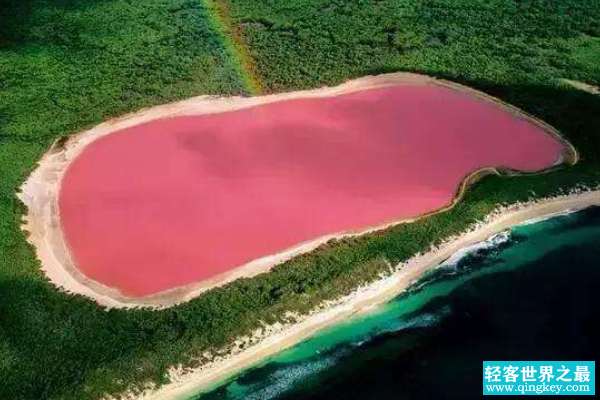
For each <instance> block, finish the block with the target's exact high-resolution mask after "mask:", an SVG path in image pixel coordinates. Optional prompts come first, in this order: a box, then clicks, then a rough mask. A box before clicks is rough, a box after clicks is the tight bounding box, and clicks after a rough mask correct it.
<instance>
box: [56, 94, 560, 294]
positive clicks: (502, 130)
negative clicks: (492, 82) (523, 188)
mask: <svg viewBox="0 0 600 400" xmlns="http://www.w3.org/2000/svg"><path fill="white" fill-rule="evenodd" d="M562 151H563V145H562V144H561V143H560V142H559V141H558V140H556V139H555V138H554V137H552V136H550V135H548V134H546V133H545V132H544V131H542V130H541V129H540V128H538V127H536V126H535V125H533V124H531V123H530V122H527V121H525V120H521V119H518V118H516V117H514V116H512V115H510V114H509V113H507V112H506V111H504V110H503V109H501V108H500V107H498V106H496V105H494V104H491V103H487V102H483V101H482V100H477V99H475V98H473V97H470V96H469V95H467V94H464V93H461V92H457V91H454V90H452V89H446V88H441V87H434V86H397V87H393V88H385V89H373V90H367V91H362V92H357V93H352V94H346V95H341V96H338V97H334V98H324V99H303V100H293V101H286V102H280V103H274V104H268V105H264V106H260V107H255V108H251V109H245V110H241V111H234V112H229V113H224V114H215V115H206V116H195V117H178V118H173V119H164V120H158V121H153V122H150V123H147V124H143V125H138V126H135V127H133V128H128V129H124V130H122V131H119V132H117V133H114V134H111V135H108V136H105V137H103V138H101V139H99V140H97V141H95V142H93V143H92V144H91V145H89V147H87V148H86V149H85V150H84V152H83V153H82V154H81V155H80V156H79V157H78V158H77V159H76V160H75V161H74V162H73V163H72V164H71V166H70V167H69V168H68V170H67V172H66V174H65V176H64V180H63V183H62V189H61V193H60V213H61V221H62V229H63V232H64V235H65V238H66V241H67V243H68V245H69V247H70V250H71V253H72V255H73V257H74V260H75V262H76V264H77V266H78V268H80V270H81V271H82V272H83V273H84V274H85V275H87V276H88V277H90V278H92V279H94V280H96V281H98V282H101V283H103V284H106V285H108V286H111V287H114V288H117V289H119V290H120V291H121V292H122V293H124V294H126V295H129V296H136V297H137V296H145V295H151V294H155V293H158V292H161V291H164V290H167V289H172V288H175V287H178V286H181V285H185V284H189V283H192V282H196V281H200V280H203V279H207V278H210V277H214V276H215V275H218V274H220V273H223V272H225V271H228V270H230V269H232V268H235V267H237V266H240V265H243V264H245V263H247V262H249V261H252V260H255V259H257V258H260V257H262V256H266V255H269V254H273V253H277V252H280V251H282V250H285V249H287V248H290V247H292V246H294V245H297V244H299V243H302V242H305V241H308V240H311V239H315V238H318V237H320V236H323V235H326V234H330V233H336V232H343V231H348V230H357V229H361V228H365V227H370V226H376V225H379V224H382V223H384V222H387V221H390V220H398V219H401V218H405V217H412V216H416V215H419V214H422V213H426V212H429V211H433V210H436V209H438V208H440V207H443V206H444V205H446V204H448V203H449V202H450V201H451V200H452V198H453V196H454V194H455V192H456V190H457V187H458V185H459V183H460V182H461V180H462V179H463V178H464V177H465V176H466V175H468V174H469V173H471V172H473V171H475V170H477V169H479V168H481V167H485V166H506V167H510V168H513V169H517V170H520V171H537V170H541V169H544V168H546V167H549V166H551V165H552V164H553V163H554V162H555V161H556V160H557V157H559V155H560V153H561V152H562Z"/></svg>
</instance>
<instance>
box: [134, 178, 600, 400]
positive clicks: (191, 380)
mask: <svg viewBox="0 0 600 400" xmlns="http://www.w3.org/2000/svg"><path fill="white" fill-rule="evenodd" d="M590 206H600V190H597V189H596V190H585V191H580V192H576V193H570V194H565V195H560V196H556V197H552V198H548V199H542V200H537V201H531V202H528V203H521V204H516V205H513V206H509V207H504V208H500V209H498V210H496V211H495V212H493V213H491V214H490V215H489V216H488V217H487V218H486V219H485V220H484V221H482V222H481V223H478V224H477V225H476V226H474V227H473V229H471V230H469V231H468V232H465V233H464V234H462V235H458V236H456V237H453V238H450V239H448V240H446V241H445V242H444V243H443V244H442V245H441V246H439V247H438V248H435V249H432V250H431V251H429V252H426V253H424V254H419V255H416V256H414V257H413V258H411V259H410V260H408V261H406V262H405V263H402V264H400V265H399V266H398V269H397V271H396V272H395V273H393V274H392V275H390V276H389V277H385V278H383V279H381V280H379V281H376V282H375V283H373V284H371V285H368V286H366V287H363V288H360V289H359V290H357V291H356V292H354V293H352V294H351V295H350V296H347V297H344V298H343V299H340V300H338V301H336V302H334V303H330V304H327V305H323V307H321V308H320V309H319V310H316V311H315V312H314V313H313V314H311V315H309V316H306V317H301V318H300V320H299V321H298V322H297V323H294V324H289V325H285V326H284V325H277V326H271V327H266V328H265V329H264V330H263V331H262V333H260V334H256V335H255V336H254V337H253V338H252V343H254V344H251V345H250V346H249V347H246V348H244V349H242V350H234V351H232V352H231V353H230V354H229V355H222V356H220V357H219V358H216V359H215V360H214V361H212V362H210V363H208V364H205V365H204V366H202V367H201V368H198V369H195V370H191V371H184V370H182V369H181V368H179V369H178V368H174V369H173V370H172V372H171V374H170V378H171V383H169V384H166V385H164V386H162V387H160V388H159V389H157V390H147V391H145V392H144V393H143V394H142V395H139V396H138V395H131V396H130V397H131V398H132V399H136V400H183V399H186V398H189V397H191V396H193V395H195V394H197V393H198V392H200V391H202V390H203V389H206V388H210V387H211V386H213V385H215V384H216V383H218V382H220V381H222V380H225V379H226V378H227V377H230V376H232V375H234V374H236V373H238V372H240V371H242V370H244V369H246V368H249V367H251V366H253V365H255V364H257V363H259V362H260V361H261V360H263V359H264V358H266V357H269V356H270V355H273V354H276V353H278V352H280V351H282V350H284V349H286V348H289V347H291V346H293V345H294V344H296V343H299V342H301V341H303V340H305V339H306V338H308V337H310V336H311V335H312V334H314V333H315V332H317V331H319V330H321V329H323V328H326V327H328V326H331V325H334V324H335V323H337V322H340V321H343V320H345V319H346V318H348V317H349V316H351V315H354V314H357V313H361V312H368V311H369V310H371V309H373V308H374V307H377V306H378V305H380V304H383V303H385V302H387V301H389V300H391V299H392V298H394V297H395V296H397V295H398V294H400V293H402V292H403V291H404V290H406V289H407V288H408V287H409V286H410V285H411V283H413V282H415V281H416V280H417V279H419V277H421V276H422V275H423V274H424V273H425V272H426V271H428V270H430V269H432V268H435V267H436V266H437V265H439V264H441V263H442V262H443V261H444V260H446V259H448V258H449V257H450V256H452V255H453V254H455V253H456V252H458V251H460V250H461V249H463V248H465V247H467V246H470V245H473V244H475V243H478V242H481V241H484V240H486V239H488V238H489V237H491V236H493V235H495V234H497V233H499V232H502V231H504V230H506V229H509V228H510V227H512V226H516V225H520V224H524V223H529V222H530V221H539V220H540V219H544V218H550V217H552V216H554V215H557V214H561V213H565V212H572V211H577V210H582V209H585V208H587V207H590ZM243 341H244V340H242V342H243ZM245 342H246V343H248V342H250V338H247V339H246V340H245Z"/></svg>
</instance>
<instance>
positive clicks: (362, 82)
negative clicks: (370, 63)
mask: <svg viewBox="0 0 600 400" xmlns="http://www.w3.org/2000/svg"><path fill="white" fill-rule="evenodd" d="M407 84H410V85H415V84H417V85H439V86H444V87H449V88H452V89H454V90H458V91H461V92H466V93H468V94H470V95H472V96H474V97H475V98H479V99H481V100H484V101H487V102H493V103H495V104H497V105H499V106H500V107H501V108H503V109H505V110H506V111H508V112H510V113H512V114H513V115H515V116H516V117H517V118H522V119H526V120H528V121H529V122H531V123H533V124H535V125H537V126H539V127H540V128H542V129H543V130H544V131H545V132H547V133H549V134H551V135H553V136H555V137H556V138H558V139H560V140H561V141H562V142H563V143H564V144H565V148H566V151H565V154H563V155H562V157H560V159H559V160H557V164H560V163H567V164H573V163H575V162H576V161H577V159H578V156H577V152H576V151H575V149H574V148H573V147H572V146H571V145H570V144H569V143H567V142H566V141H565V140H564V139H562V138H561V137H560V135H559V133H558V132H557V131H556V130H555V129H554V128H552V127H551V126H549V125H548V124H546V123H544V122H543V121H540V120H538V119H536V118H535V117H532V116H531V115H528V114H526V113H525V112H523V111H521V110H519V109H517V108H515V107H513V106H510V105H508V104H506V103H503V102H502V101H500V100H498V99H496V98H493V97H490V96H488V95H486V94H484V93H482V92H479V91H476V90H474V89H470V88H467V87H464V86H462V85H458V84H455V83H451V82H448V81H443V80H437V79H434V78H431V77H427V76H423V75H416V74H409V73H395V74H387V75H380V76H369V77H365V78H360V79H356V80H353V81H349V82H347V83H344V84H342V85H340V86H337V87H327V88H322V89H316V90H309V91H300V92H292V93H284V94H277V95H269V96H262V97H252V98H243V97H232V98H215V97H209V96H200V97H195V98H192V99H189V100H185V101H181V102H177V103H172V104H167V105H162V106H158V107H154V108H150V109H145V110H141V111H139V112H137V113H133V114H130V115H127V116H124V117H122V118H118V119H115V120H111V121H108V122H105V123H103V124H100V125H98V126H96V127H94V128H92V129H90V130H88V131H85V132H83V133H80V134H77V135H75V136H73V137H71V138H69V139H68V140H66V141H59V142H57V143H56V144H55V145H54V146H53V147H52V149H50V151H49V152H48V153H47V154H46V155H44V157H43V158H42V160H41V161H40V163H39V166H38V168H37V169H36V170H35V171H34V172H33V173H32V174H31V176H30V177H29V179H28V180H27V181H26V182H25V184H24V185H23V187H22V190H21V193H20V194H19V195H20V198H21V200H22V201H23V202H24V203H25V205H26V206H27V208H28V213H27V215H26V221H25V224H24V226H23V229H24V230H26V231H27V232H28V233H29V235H28V239H29V241H30V243H32V244H33V246H34V247H35V249H36V252H37V256H38V258H39V259H40V260H41V262H42V270H43V271H44V273H45V274H46V275H47V276H48V278H49V279H50V281H51V282H53V283H54V284H55V285H57V286H59V287H60V288H62V289H64V290H65V291H67V292H70V293H79V294H83V295H86V296H88V297H90V298H92V299H93V300H95V301H96V302H98V303H99V304H101V305H103V306H107V307H138V306H146V307H154V308H164V307H169V306H172V305H175V304H178V303H182V302H185V301H188V300H190V299H192V298H194V297H197V296H198V295H199V294H200V293H202V292H204V291H206V290H208V289H210V288H212V287H215V286H219V285H223V284H226V283H228V282H231V281H233V280H235V279H238V278H240V277H252V276H255V275H257V274H260V273H264V272H267V271H269V270H270V269H271V268H272V267H273V266H274V265H277V264H279V263H281V262H284V261H286V260H289V259H290V258H292V257H294V256H297V255H299V254H303V253H306V252H309V251H312V250H314V249H315V248H317V247H318V246H319V245H321V244H323V243H326V242H327V241H329V240H331V239H334V238H340V237H346V236H354V235H363V234H366V233H369V232H373V231H377V230H382V229H385V228H388V227H390V226H393V225H397V224H400V223H406V222H411V221H414V219H408V220H406V219H403V220H397V221H389V222H388V223H385V224H382V225H380V226H375V227H371V228H369V229H366V230H361V231H354V232H339V233H335V234H331V235H326V236H324V237H320V238H316V239H315V240H312V241H310V242H307V243H302V244H299V245H298V246H294V247H293V248H291V249H287V250H285V251H282V252H280V253H278V254H274V255H271V256H267V257H263V258H260V259H257V260H254V261H252V262H250V263H248V264H246V265H243V266H240V267H238V268H236V269H233V270H231V271H228V272H226V273H224V274H221V275H218V276H216V277H214V278H212V279H208V280H204V281H201V282H197V283H193V284H190V285H185V286H182V287H179V288H177V289H173V290H169V291H165V292H162V293H159V294H156V295H152V296H148V297H143V298H131V297H127V296H124V295H122V294H121V293H120V292H118V291H117V290H115V289H113V288H110V287H107V286H105V285H103V284H101V283H99V282H96V281H94V280H92V279H89V278H88V277H86V276H85V275H84V274H83V273H82V272H81V271H80V270H79V269H78V268H77V267H76V266H75V264H74V262H73V260H72V258H71V256H70V252H69V249H68V247H67V244H66V242H65V239H64V237H63V234H62V231H61V229H60V215H59V207H58V193H59V191H60V185H61V180H62V178H63V175H64V172H65V171H66V168H67V167H68V165H69V164H70V162H71V161H73V160H74V159H75V157H77V156H78V155H79V154H80V153H81V152H82V151H83V150H84V149H85V147H86V146H87V145H89V144H90V143H92V142H93V141H95V140H96V139H98V138H101V137H103V136H106V135H109V134H111V133H113V132H116V131H119V130H122V129H124V128H127V127H131V126H134V125H138V124H141V123H144V122H148V121H151V120H155V119H160V118H166V117H174V116H184V115H203V114H212V113H222V112H226V111H234V110H239V109H243V108H248V107H253V106H256V105H261V104H268V103H273V102H279V101H283V100H290V99H298V98H318V97H329V96H335V95H339V94H344V93H351V92H356V91H361V90H367V89H373V88H382V87H389V86H395V85H407ZM490 173H498V171H497V170H496V169H494V168H484V169H481V170H479V171H475V172H473V173H472V174H471V175H470V176H468V177H466V178H465V180H464V181H463V182H462V184H461V185H460V187H459V188H458V190H457V195H456V197H455V198H454V200H453V201H452V202H451V203H450V204H448V205H447V206H446V207H444V208H442V209H441V210H438V211H436V212H441V211H445V210H447V209H448V208H450V207H452V206H453V205H454V204H456V202H457V201H459V200H460V198H461V197H462V194H463V193H464V190H465V188H466V187H467V186H468V185H469V184H470V183H471V182H473V181H474V180H476V179H478V178H480V177H481V176H483V175H486V174H490ZM421 217H423V216H421Z"/></svg>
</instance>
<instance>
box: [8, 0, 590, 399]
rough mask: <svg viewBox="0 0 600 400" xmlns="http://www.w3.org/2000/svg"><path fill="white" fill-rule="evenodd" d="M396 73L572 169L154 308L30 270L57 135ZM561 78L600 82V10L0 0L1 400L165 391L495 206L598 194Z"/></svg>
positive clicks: (570, 3)
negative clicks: (164, 108)
mask: <svg viewBox="0 0 600 400" xmlns="http://www.w3.org/2000/svg"><path fill="white" fill-rule="evenodd" d="M392 71H411V72H420V73H426V74H429V75H432V76H436V77H441V78H446V79H450V80H454V81H457V82H460V83H463V84H466V85H469V86H472V87H475V88H477V89H480V90H482V91H484V92H486V93H488V94H491V95H494V96H497V97H499V98H501V99H503V100H504V101H506V102H508V103H511V104H514V105H516V106H518V107H521V108H522V109H524V110H525V111H527V112H529V113H531V114H533V115H535V116H536V117H538V118H541V119H542V120H544V121H546V122H548V123H550V124H551V125H553V126H554V127H556V128H557V129H558V130H559V131H560V132H561V133H562V134H563V135H564V136H565V137H566V138H567V139H569V140H570V141H571V142H572V143H573V144H574V145H575V147H576V148H577V149H578V150H579V152H580V154H581V161H580V162H579V163H578V164H577V165H576V166H574V167H570V168H563V169H559V170H556V171H554V172H551V173H548V174H541V175H532V176H519V177H514V176H513V177H507V176H506V177H500V176H489V177H486V178H484V179H483V180H481V181H480V182H478V183H477V184H476V185H475V186H474V187H472V188H471V189H470V190H469V191H468V193H467V195H466V197H465V199H464V200H463V201H462V202H460V203H459V204H458V205H457V206H456V207H454V208H453V209H451V210H449V211H448V212H445V213H442V214H437V215H434V216H431V217H428V218H425V219H422V220H419V221H418V222H416V223H411V224H404V225H400V226H397V227H394V228H391V229H388V230H386V231H383V232H378V233H374V234H369V235H366V236H363V237H360V238H352V239H345V240H341V241H334V242H330V243H328V244H326V245H324V246H322V247H320V248H319V249H318V250H316V251H314V252H312V253H310V254H306V255H302V256H299V257H296V258H294V259H293V260H291V261H288V262H286V263H284V264H282V265H279V266H278V267H276V268H275V269H274V270H273V272H272V273H269V274H264V275H260V276H257V277H255V278H251V279H242V280H238V281H236V282H233V283H231V284H228V285H226V286H223V287H221V288H218V289H214V290H211V291H209V292H207V293H205V294H203V295H202V296H200V297H198V298H197V299H195V300H192V301H190V302H188V303H186V304H183V305H180V306H177V307H174V308H170V309H167V310H162V311H150V310H143V309H138V310H104V309H102V308H101V307H99V306H97V305H96V304H95V303H93V302H92V301H91V300H88V299H87V298H84V297H81V296H74V295H70V294H67V293H63V292H61V291H59V290H58V289H56V288H55V287H54V286H53V285H52V284H50V283H49V282H48V281H47V279H46V278H45V277H44V275H43V273H42V272H41V271H40V265H39V262H38V261H37V260H36V257H35V254H34V251H33V249H32V248H31V246H29V245H28V243H27V242H26V237H25V234H24V233H23V232H22V231H21V229H20V225H21V222H22V218H23V214H24V211H25V210H24V206H23V205H22V204H21V203H20V202H19V200H18V198H17V197H16V193H17V192H18V190H19V187H20V186H21V184H22V183H23V182H24V180H25V179H26V177H27V176H28V174H29V173H30V172H31V171H32V170H33V168H35V165H36V162H37V160H38V159H39V158H40V157H41V156H42V155H43V154H44V152H45V151H46V150H47V149H48V148H49V147H50V146H51V144H52V143H53V142H54V141H55V140H57V139H59V138H62V137H65V136H66V135H69V134H74V133H77V132H79V131H81V130H83V129H85V128H87V127H90V126H93V125H94V124H97V123H99V122H102V121H104V120H107V119H109V118H111V117H116V116H119V115H122V114H124V113H127V112H130V111H134V110H138V109H140V108H142V107H147V106H151V105H157V104H163V103H167V102H170V101H174V100H177V99H183V98H187V97H191V96H195V95H200V94H218V95H234V94H235V95H253V94H257V93H258V92H261V93H264V92H281V91H289V90H294V89H298V88H309V87H311V88H312V87H319V86H323V85H330V84H337V83H340V82H343V81H345V80H347V79H351V78H354V77H358V76H363V75H368V74H378V73H383V72H392ZM563 79H571V80H577V81H582V82H585V83H588V84H592V85H599V84H600V3H599V2H598V1H597V0H486V1H484V0H289V1H275V0H260V1H259V0H231V1H229V2H224V1H222V0H212V1H203V0H136V1H133V0H78V1H76V0H30V1H17V0H0V399H1V400H4V399H7V400H50V399H51V400H97V399H100V398H101V397H103V396H105V395H106V394H118V393H121V392H123V391H124V390H128V389H129V390H132V389H134V388H135V387H141V386H142V385H143V384H145V383H147V382H149V381H152V382H156V383H159V384H160V383H163V382H164V379H165V378H164V376H165V371H166V370H167V369H168V368H169V366H171V365H174V364H178V363H183V364H184V365H189V366H194V365H196V364H198V363H201V362H202V357H201V355H202V353H204V352H205V351H206V350H218V349H226V348H227V346H228V345H229V344H230V343H232V341H233V340H234V339H235V338H237V337H240V336H242V335H244V334H247V333H249V332H250V331H252V330H254V329H256V328H257V327H259V326H260V324H261V323H262V322H267V323H268V322H275V321H280V320H283V319H284V318H285V317H284V315H286V312H287V311H295V312H300V313H306V312H309V311H310V310H311V309H314V308H315V307H317V306H318V305H319V304H321V303H322V302H323V301H324V300H331V299H335V298H339V297H340V296H343V295H345V294H348V293H350V292H351V291H352V290H354V289H355V288H356V287H357V286H359V285H360V284H363V283H366V282H370V281H373V280H375V279H377V278H378V277H379V276H380V275H381V274H385V273H389V272H390V270H389V267H388V263H387V262H390V263H392V264H396V263H398V262H401V261H402V260H405V259H407V258H408V257H410V256H411V255H413V254H415V253H416V252H419V251H423V250H426V249H427V248H429V246H431V245H432V244H435V243H438V242H439V241H440V240H442V239H443V238H445V237H448V236H450V235H453V234H457V233H460V232H462V231H464V230H465V229H467V228H468V227H469V226H470V225H471V224H473V223H474V222H476V221H477V220H480V219H481V218H482V217H483V216H485V215H486V214H487V213H489V212H490V211H491V210H493V209H494V208H495V207H497V206H498V205H500V204H510V203H513V202H515V201H518V200H526V199H529V198H532V197H537V196H545V195H550V194H557V193H561V192H564V191H567V190H570V189H572V188H575V187H579V186H581V185H588V186H595V185H597V184H598V183H600V158H599V150H600V96H598V95H594V94H591V93H587V92H585V91H581V90H578V89H575V88H573V87H570V86H568V85H566V84H565V83H563V81H562V80H563ZM482 134H485V132H482Z"/></svg>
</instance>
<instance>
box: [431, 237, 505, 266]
mask: <svg viewBox="0 0 600 400" xmlns="http://www.w3.org/2000/svg"><path fill="white" fill-rule="evenodd" d="M511 237H512V236H511V233H510V231H509V230H506V231H503V232H500V233H497V234H495V235H494V236H491V237H490V238H488V239H487V240H484V241H482V242H478V243H475V244H473V245H471V246H467V247H464V248H462V249H461V250H459V251H457V252H456V253H454V254H452V255H451V256H450V257H449V258H448V259H447V260H446V261H444V262H443V263H441V264H440V265H438V266H437V267H436V268H452V267H456V266H457V265H458V263H459V262H460V260H462V259H463V258H465V257H466V256H468V255H470V254H474V253H476V252H478V251H481V250H487V249H493V248H495V247H498V246H500V245H502V244H504V243H507V242H509V241H510V240H511Z"/></svg>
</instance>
